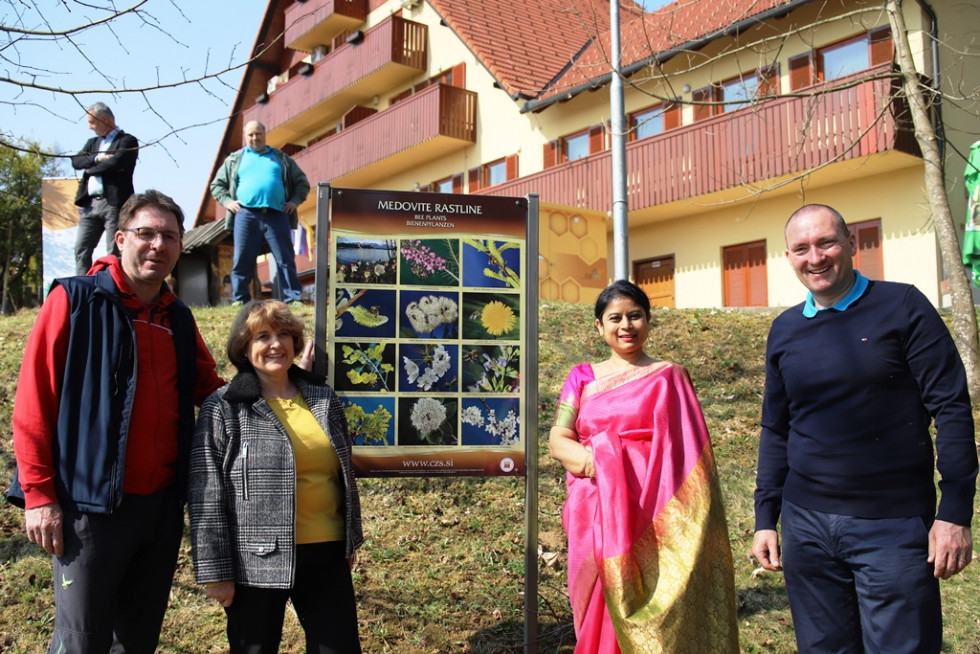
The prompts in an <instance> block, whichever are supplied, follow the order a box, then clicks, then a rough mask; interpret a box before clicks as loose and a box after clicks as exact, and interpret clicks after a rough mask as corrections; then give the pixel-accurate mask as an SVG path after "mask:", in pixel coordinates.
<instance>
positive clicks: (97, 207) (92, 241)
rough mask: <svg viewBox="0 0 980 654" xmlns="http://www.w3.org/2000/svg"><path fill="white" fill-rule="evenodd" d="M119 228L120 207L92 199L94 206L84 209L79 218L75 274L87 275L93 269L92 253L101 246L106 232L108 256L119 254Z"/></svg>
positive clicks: (104, 200) (103, 200)
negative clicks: (117, 241)
mask: <svg viewBox="0 0 980 654" xmlns="http://www.w3.org/2000/svg"><path fill="white" fill-rule="evenodd" d="M118 227H119V207H114V206H112V205H111V204H109V203H108V202H106V199H105V198H92V204H91V205H90V206H88V207H83V208H82V210H81V215H79V217H78V234H77V235H76V237H75V274H76V275H85V274H86V273H88V271H89V269H90V268H91V267H92V251H93V250H95V246H96V245H98V244H99V237H100V236H102V232H103V231H105V251H106V254H119V250H118V249H117V248H116V230H117V229H118Z"/></svg>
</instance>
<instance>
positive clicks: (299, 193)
mask: <svg viewBox="0 0 980 654" xmlns="http://www.w3.org/2000/svg"><path fill="white" fill-rule="evenodd" d="M243 136H244V141H245V147H244V148H242V149H241V150H238V151H236V152H232V153H231V154H230V155H228V157H227V158H226V159H225V161H224V163H223V164H222V165H221V168H220V169H219V170H218V174H217V175H215V177H214V180H212V182H211V195H212V197H214V199H215V201H216V202H217V203H218V204H220V205H222V206H223V207H224V208H225V209H227V210H228V215H227V217H226V218H225V221H226V225H227V227H228V228H229V229H231V230H232V232H233V234H234V238H235V255H234V262H233V264H232V269H231V287H232V293H233V295H234V301H235V303H236V304H238V303H245V302H248V301H249V300H251V299H252V294H251V293H250V292H249V288H248V287H249V284H250V283H251V281H252V275H253V272H254V270H255V258H256V257H257V256H258V255H259V249H260V248H261V247H262V240H263V239H265V242H266V243H268V244H269V250H270V251H271V252H272V258H273V259H274V260H275V262H276V270H278V271H279V272H278V274H279V278H280V280H281V281H282V291H283V298H282V299H283V300H284V301H285V302H288V303H292V302H302V287H301V286H300V283H299V276H298V275H297V273H296V261H295V257H296V255H295V253H294V252H293V240H292V236H291V234H290V229H291V228H295V227H296V224H297V216H296V208H297V207H298V206H299V205H300V204H302V203H303V201H304V200H305V199H306V196H307V194H308V193H309V192H310V183H309V181H308V180H307V179H306V175H305V174H304V173H303V171H302V170H300V167H299V166H298V165H296V162H295V161H293V159H292V158H291V157H290V156H289V155H287V154H286V153H285V152H283V151H282V150H279V149H277V148H273V147H271V146H269V145H266V142H265V126H264V125H263V124H262V123H260V122H258V121H254V120H253V121H252V122H250V123H248V124H246V125H245V129H244V132H243Z"/></svg>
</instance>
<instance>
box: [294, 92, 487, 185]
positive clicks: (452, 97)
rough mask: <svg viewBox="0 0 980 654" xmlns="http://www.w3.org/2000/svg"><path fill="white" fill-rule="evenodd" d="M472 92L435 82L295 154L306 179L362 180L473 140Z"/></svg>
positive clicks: (358, 182) (370, 180) (401, 168)
mask: <svg viewBox="0 0 980 654" xmlns="http://www.w3.org/2000/svg"><path fill="white" fill-rule="evenodd" d="M476 99H477V95H476V93H474V92H472V91H467V90H466V89H461V88H456V87H455V86H446V85H443V84H434V85H432V86H430V87H428V88H426V89H424V90H422V91H420V92H418V93H416V94H415V95H413V96H411V97H409V98H408V99H406V100H403V101H401V102H399V103H397V104H395V105H393V106H391V107H389V108H388V109H385V110H384V111H381V112H378V113H376V114H374V115H373V116H370V117H368V118H365V119H364V120H361V121H359V122H357V123H355V124H354V125H352V126H351V127H350V128H349V129H345V130H343V131H341V132H340V133H338V134H335V135H334V136H331V137H329V138H326V139H324V140H322V141H318V142H317V143H315V144H314V145H311V146H310V147H308V148H306V149H304V150H301V151H300V152H298V153H296V154H295V155H294V159H295V160H296V163H297V164H299V166H300V168H302V169H303V172H305V173H306V176H307V177H308V178H309V180H310V183H311V184H314V185H315V184H316V183H317V182H330V183H332V184H340V185H344V186H367V185H369V184H372V183H374V182H377V181H378V180H381V179H384V178H385V177H387V176H390V175H392V174H395V173H398V172H402V171H404V170H406V169H408V168H411V167H413V166H416V165H419V164H421V163H423V162H425V161H427V160H430V159H437V158H438V157H441V156H444V155H446V154H448V153H450V152H453V151H456V150H460V149H462V148H465V147H466V146H469V145H472V144H473V143H475V142H476Z"/></svg>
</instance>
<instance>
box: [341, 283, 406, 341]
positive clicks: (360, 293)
mask: <svg viewBox="0 0 980 654" xmlns="http://www.w3.org/2000/svg"><path fill="white" fill-rule="evenodd" d="M396 302H397V301H396V298H395V291H394V290H381V289H367V288H338V289H337V297H336V302H335V303H334V306H336V307H337V309H336V311H337V313H336V314H335V315H336V319H335V321H334V335H335V336H352V337H360V338H363V337H365V336H367V337H369V338H394V336H395V323H396V322H397V321H396V320H395V317H396V315H395V308H396V307H397V306H398V305H397V303H396Z"/></svg>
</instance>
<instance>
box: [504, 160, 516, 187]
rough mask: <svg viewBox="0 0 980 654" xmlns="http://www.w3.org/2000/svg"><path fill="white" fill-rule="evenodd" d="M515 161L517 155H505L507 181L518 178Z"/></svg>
mask: <svg viewBox="0 0 980 654" xmlns="http://www.w3.org/2000/svg"><path fill="white" fill-rule="evenodd" d="M517 163H518V155H516V154H512V155H510V156H509V157H507V160H506V163H505V165H506V166H507V173H506V174H507V180H508V181H510V180H512V179H517V178H518V172H517Z"/></svg>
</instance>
